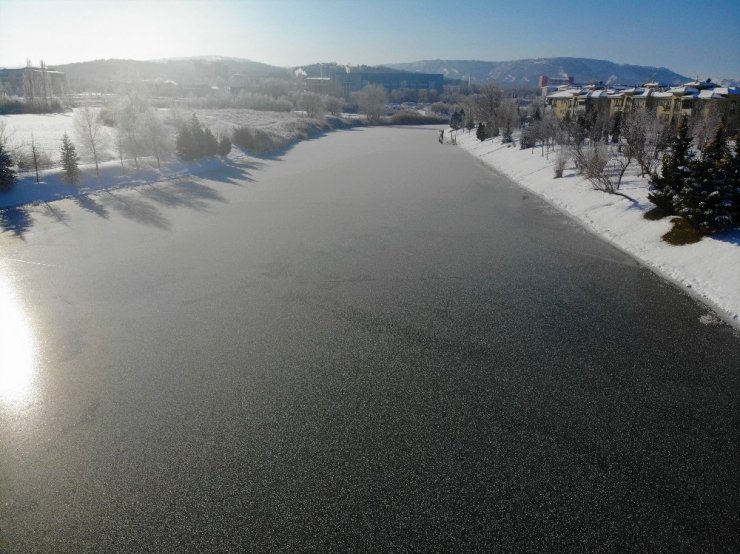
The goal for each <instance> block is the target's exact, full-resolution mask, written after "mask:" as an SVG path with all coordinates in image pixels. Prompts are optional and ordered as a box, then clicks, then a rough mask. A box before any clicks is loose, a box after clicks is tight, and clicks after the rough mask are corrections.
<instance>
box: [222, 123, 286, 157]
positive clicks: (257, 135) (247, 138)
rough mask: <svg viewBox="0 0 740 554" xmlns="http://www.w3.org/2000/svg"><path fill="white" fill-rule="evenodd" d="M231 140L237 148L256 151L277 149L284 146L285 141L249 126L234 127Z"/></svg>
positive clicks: (262, 151)
mask: <svg viewBox="0 0 740 554" xmlns="http://www.w3.org/2000/svg"><path fill="white" fill-rule="evenodd" d="M231 142H233V143H234V144H236V145H237V146H238V147H239V148H242V149H244V150H249V151H250V152H258V153H264V152H269V151H271V150H277V149H278V148H281V147H283V146H285V142H284V141H283V140H282V139H281V138H280V137H277V136H275V135H272V134H270V133H268V132H267V131H264V130H262V129H253V128H251V127H237V128H236V129H234V133H233V134H232V136H231Z"/></svg>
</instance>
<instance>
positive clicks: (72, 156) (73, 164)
mask: <svg viewBox="0 0 740 554" xmlns="http://www.w3.org/2000/svg"><path fill="white" fill-rule="evenodd" d="M61 158H62V171H63V177H62V178H63V180H64V182H65V183H68V184H70V185H76V184H77V183H78V182H79V181H80V167H79V158H78V157H77V149H76V148H75V145H74V144H73V143H72V141H71V140H70V139H69V135H67V133H64V135H63V136H62V148H61Z"/></svg>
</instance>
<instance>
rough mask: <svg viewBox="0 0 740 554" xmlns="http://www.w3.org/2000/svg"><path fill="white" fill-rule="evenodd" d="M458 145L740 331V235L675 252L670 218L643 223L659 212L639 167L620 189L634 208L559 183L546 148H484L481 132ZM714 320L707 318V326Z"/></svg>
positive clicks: (569, 178) (581, 181)
mask: <svg viewBox="0 0 740 554" xmlns="http://www.w3.org/2000/svg"><path fill="white" fill-rule="evenodd" d="M457 144H458V146H460V147H461V148H463V149H465V150H466V151H468V152H469V153H471V154H472V155H473V156H475V157H477V158H479V159H481V160H482V161H483V162H484V163H486V164H487V165H489V166H490V167H492V168H493V169H495V170H498V171H500V172H502V173H504V174H505V175H507V176H508V177H510V178H511V179H513V180H514V181H516V182H517V183H519V184H520V185H521V186H523V187H524V188H526V189H528V190H530V191H532V192H534V193H535V194H538V195H539V196H541V197H542V198H544V199H545V200H547V201H548V202H549V203H550V204H552V205H553V206H555V207H557V208H559V209H560V210H561V211H563V212H565V213H567V214H569V215H571V216H572V217H574V218H575V219H577V220H579V221H580V222H581V223H583V225H584V226H586V227H587V228H588V229H590V230H592V231H593V232H595V233H598V234H599V235H601V236H602V237H604V238H605V239H606V240H608V241H610V242H611V243H612V244H614V245H615V246H617V247H618V248H620V249H622V250H624V251H625V252H627V253H629V254H631V255H632V256H633V257H635V258H636V259H637V260H638V261H640V262H641V263H643V264H644V265H645V266H647V267H649V268H650V269H652V270H653V271H655V272H656V273H658V274H659V275H661V276H663V277H665V278H666V279H668V280H670V281H672V282H674V283H676V284H677V285H679V286H681V287H682V288H684V289H685V290H686V291H687V292H689V293H690V294H691V295H692V296H694V297H695V298H698V299H699V300H701V301H703V302H704V303H706V304H708V305H709V306H711V307H712V308H714V309H715V310H716V311H717V313H718V315H720V317H722V318H723V319H725V320H726V321H727V322H728V323H730V324H731V325H733V326H734V327H736V328H740V230H737V229H734V230H731V231H728V232H725V233H721V234H718V235H716V236H714V237H704V238H702V240H701V241H699V242H698V243H695V244H688V245H684V246H671V245H670V244H668V243H666V242H664V241H663V240H662V239H661V236H662V235H664V234H665V233H666V232H667V231H669V230H670V228H671V223H670V218H664V219H662V220H660V221H650V220H647V219H645V218H644V217H643V215H644V214H645V212H647V211H648V210H650V209H651V208H653V207H654V206H653V204H652V203H650V202H649V201H648V199H647V193H648V190H647V188H648V182H647V178H641V177H640V176H639V174H638V173H637V169H636V168H635V169H634V170H633V172H632V173H628V174H627V175H625V178H624V181H623V184H622V188H621V191H623V192H624V193H626V194H627V195H629V196H630V197H632V198H634V199H635V200H636V201H637V202H636V204H632V203H631V202H630V201H629V200H627V199H625V198H623V197H621V196H615V195H610V194H606V193H604V192H600V191H596V190H594V189H593V186H592V185H591V183H589V182H588V181H587V180H586V179H585V178H582V177H581V176H579V175H576V174H575V171H573V170H572V169H570V168H568V169H566V170H565V172H564V174H563V178H561V179H555V178H554V170H553V167H552V166H553V164H554V162H555V156H554V154H553V153H550V159H549V160H548V159H547V158H546V157H544V156H542V153H541V150H540V148H535V149H534V150H532V149H527V150H520V149H519V145H518V144H517V145H515V146H512V145H506V144H502V143H501V140H500V139H498V138H497V139H488V140H486V141H484V142H480V141H479V140H478V139H477V138H476V137H475V134H474V133H470V134H467V133H463V132H459V133H458V135H457ZM710 321H711V318H707V320H706V321H705V322H710Z"/></svg>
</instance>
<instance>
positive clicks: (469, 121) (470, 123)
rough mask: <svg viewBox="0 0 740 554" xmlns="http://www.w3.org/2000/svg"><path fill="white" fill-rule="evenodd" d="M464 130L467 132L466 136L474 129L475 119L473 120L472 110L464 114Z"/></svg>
mask: <svg viewBox="0 0 740 554" xmlns="http://www.w3.org/2000/svg"><path fill="white" fill-rule="evenodd" d="M465 128H466V129H467V130H468V134H470V131H472V130H473V129H475V119H474V118H473V112H472V110H468V111H467V112H466V114H465Z"/></svg>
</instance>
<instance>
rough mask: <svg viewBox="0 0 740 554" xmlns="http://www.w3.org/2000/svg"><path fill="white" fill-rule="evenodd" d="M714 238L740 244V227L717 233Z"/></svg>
mask: <svg viewBox="0 0 740 554" xmlns="http://www.w3.org/2000/svg"><path fill="white" fill-rule="evenodd" d="M712 238H713V239H714V240H718V241H720V242H728V243H730V244H734V245H735V246H740V228H739V227H736V228H734V229H728V230H727V231H723V232H722V233H717V234H716V235H714V236H713V237H712Z"/></svg>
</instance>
